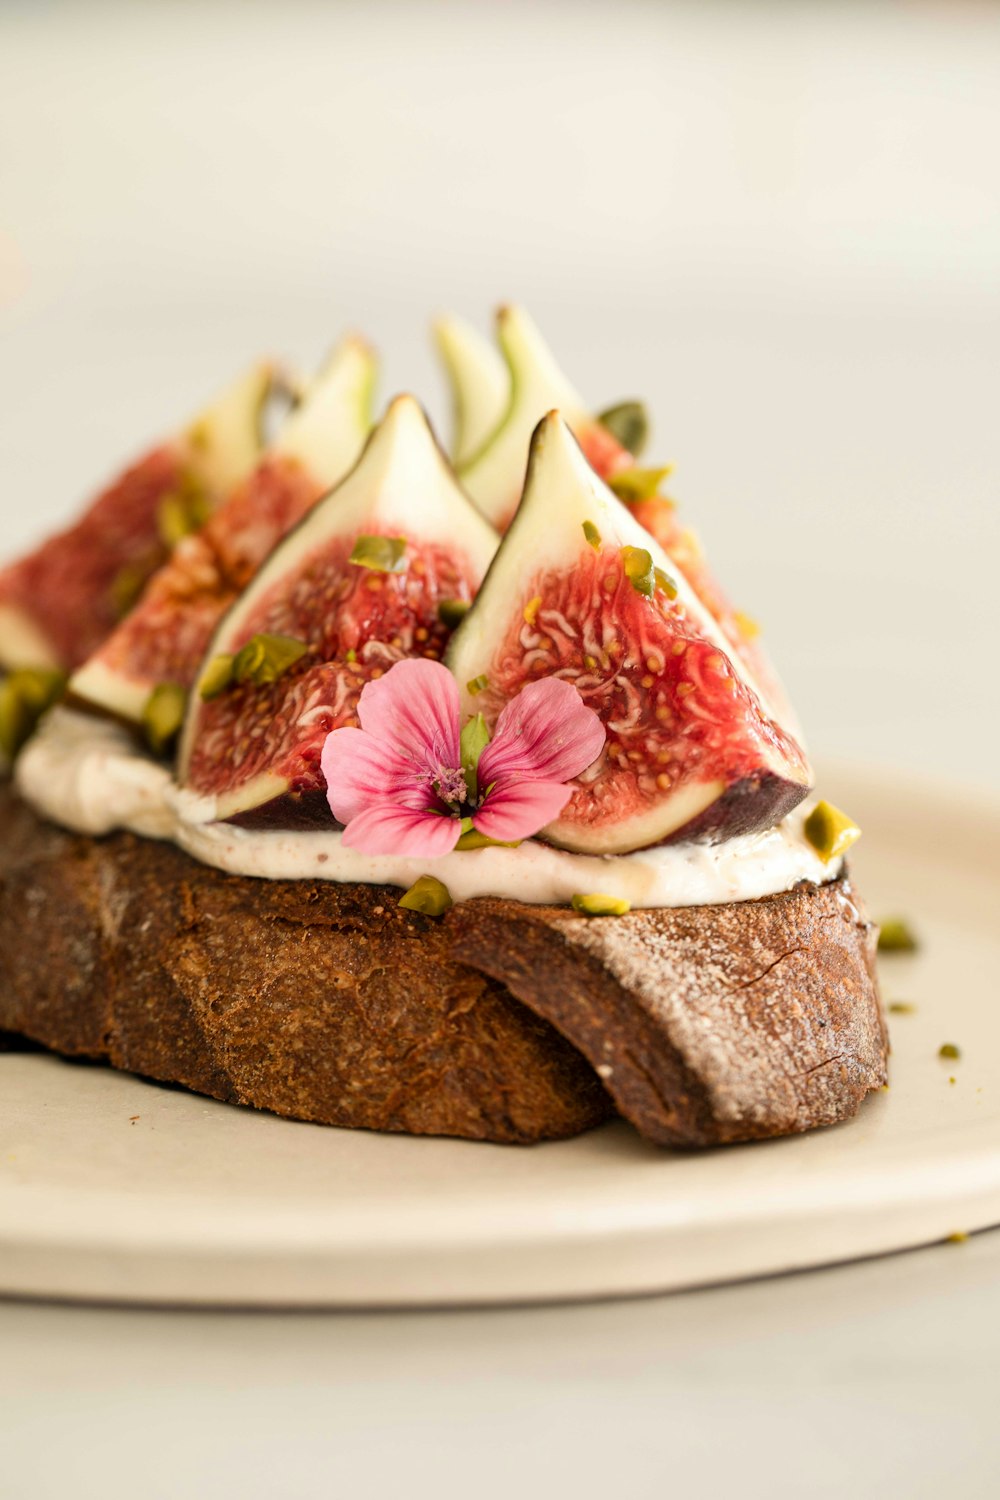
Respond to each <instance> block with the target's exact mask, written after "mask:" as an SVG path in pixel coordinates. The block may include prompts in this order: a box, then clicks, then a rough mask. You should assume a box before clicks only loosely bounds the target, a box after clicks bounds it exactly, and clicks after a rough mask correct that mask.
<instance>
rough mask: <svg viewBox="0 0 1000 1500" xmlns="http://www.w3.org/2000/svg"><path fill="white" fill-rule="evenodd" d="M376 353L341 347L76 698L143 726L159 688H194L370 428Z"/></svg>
mask: <svg viewBox="0 0 1000 1500" xmlns="http://www.w3.org/2000/svg"><path fill="white" fill-rule="evenodd" d="M374 370H375V364H374V356H373V355H372V353H371V351H370V350H369V349H368V347H367V346H366V345H365V344H364V343H363V342H362V341H361V340H360V339H358V338H349V339H346V340H344V341H343V342H342V343H341V344H340V345H339V346H338V348H337V349H336V350H335V351H334V353H333V355H332V357H331V359H330V360H329V362H328V364H327V365H326V366H325V368H324V369H323V370H322V371H321V373H320V375H319V376H318V377H317V379H316V381H315V383H314V384H313V386H312V387H311V388H309V389H308V390H307V392H306V395H305V397H304V399H303V400H302V402H301V404H300V405H299V406H297V407H296V408H295V409H294V410H293V411H292V413H291V415H290V416H289V417H288V418H287V419H286V421H285V423H284V424H283V426H282V429H281V431H280V432H279V434H278V436H277V438H276V440H275V442H274V443H273V444H272V446H271V448H270V449H269V450H268V452H267V453H266V454H265V455H264V456H263V457H262V458H261V459H260V461H259V462H258V463H257V465H256V467H254V468H253V469H252V470H251V472H250V473H249V475H247V476H246V477H245V479H244V480H243V482H242V483H241V484H238V485H237V486H236V487H235V488H234V489H232V491H231V493H230V494H229V495H228V498H227V499H226V500H225V502H224V503H223V504H222V505H220V506H219V507H218V508H217V510H216V511H215V512H214V513H213V514H212V515H211V517H210V518H209V519H208V521H207V523H206V524H205V525H204V526H202V527H201V529H200V530H196V531H195V532H193V533H192V534H191V535H189V536H185V537H183V538H182V539H181V540H180V541H179V543H178V545H177V546H176V547H175V548H174V551H173V553H172V555H171V557H170V559H169V561H168V562H167V563H166V564H165V565H164V566H163V567H161V568H160V569H159V570H158V571H157V572H156V573H155V575H154V576H153V578H152V579H151V580H150V582H149V584H148V585H147V587H146V588H145V590H144V592H143V593H142V596H141V598H140V599H139V601H138V603H137V604H136V606H135V608H134V609H133V610H132V611H131V613H129V614H128V615H127V617H126V618H125V619H124V620H123V621H122V622H121V624H120V625H119V626H118V628H117V629H116V630H115V631H114V632H113V633H112V634H111V635H110V636H109V637H108V639H107V640H106V641H104V643H103V644H102V645H101V647H100V648H99V649H98V650H97V651H96V652H95V653H94V654H93V655H92V656H91V657H90V658H89V659H88V660H87V661H86V662H85V664H84V665H83V666H82V667H81V668H80V669H79V670H78V671H77V672H75V673H74V675H73V677H72V678H71V680H70V692H71V694H72V695H73V696H74V697H75V698H78V699H82V700H84V701H86V702H88V703H90V704H93V705H94V706H95V707H97V708H100V709H102V710H103V711H104V712H106V713H110V714H114V715H116V716H117V717H119V718H122V719H125V720H130V721H131V722H133V723H136V724H138V723H140V722H141V720H142V715H143V712H144V710H145V708H146V705H147V703H148V702H149V700H150V697H151V695H152V693H153V692H154V691H155V689H156V688H158V687H160V686H162V685H163V684H165V683H172V684H174V685H176V686H177V687H179V688H189V687H190V686H191V683H192V682H193V680H194V677H195V673H196V672H197V670H198V666H199V664H200V662H201V659H202V657H203V655H204V653H205V648H206V646H207V644H208V641H209V639H210V638H211V635H212V632H213V631H214V629H215V627H216V625H217V624H218V622H219V620H220V618H221V617H222V615H223V614H224V613H225V611H226V610H227V609H228V608H229V606H230V605H231V604H232V602H233V601H234V599H236V598H237V596H238V595H239V594H240V593H241V592H242V590H243V589H244V588H246V586H247V584H248V583H249V581H250V579H251V578H252V577H253V576H254V574H255V573H256V571H257V569H258V568H259V567H260V565H261V563H262V562H263V561H264V559H265V558H266V557H267V555H268V553H270V552H271V551H272V550H273V548H274V547H275V546H276V545H277V543H278V542H279V541H280V540H281V538H282V537H283V536H284V535H285V534H286V533H287V532H288V531H289V530H290V528H291V527H292V526H294V525H295V524H296V523H297V522H298V521H299V520H301V518H302V517H303V516H304V515H305V513H306V512H307V511H308V510H309V509H310V507H311V506H312V505H313V504H315V502H316V501H317V500H318V499H319V497H320V496H321V495H322V494H323V493H324V492H325V491H326V490H327V489H329V487H330V486H331V485H333V484H335V483H336V482H337V481H338V480H339V479H341V478H342V477H343V475H344V474H345V473H346V472H347V470H348V469H349V468H350V466H351V464H352V463H353V462H354V461H355V459H356V458H357V456H358V453H359V452H360V450H361V446H362V444H363V443H364V440H365V436H366V434H367V432H368V428H369V426H370V416H369V412H370V405H371V397H372V388H373V381H374Z"/></svg>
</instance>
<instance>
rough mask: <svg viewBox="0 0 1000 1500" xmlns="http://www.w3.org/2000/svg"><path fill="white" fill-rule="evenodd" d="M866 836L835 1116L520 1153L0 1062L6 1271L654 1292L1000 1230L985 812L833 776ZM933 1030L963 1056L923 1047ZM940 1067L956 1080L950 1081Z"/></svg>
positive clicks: (36, 1064)
mask: <svg viewBox="0 0 1000 1500" xmlns="http://www.w3.org/2000/svg"><path fill="white" fill-rule="evenodd" d="M824 789H825V790H826V791H827V793H828V795H830V796H831V798H832V799H833V800H835V801H837V802H838V803H841V804H842V805H844V806H845V807H847V808H849V809H850V811H851V812H852V813H853V814H854V815H855V816H856V817H857V818H858V819H859V821H860V822H861V823H862V825H863V826H864V827H865V829H866V837H865V839H864V840H863V842H862V844H861V845H860V846H859V851H858V857H857V860H856V862H855V868H856V871H857V873H858V876H859V883H860V884H861V887H862V889H863V891H864V893H865V895H866V897H867V899H868V903H869V906H870V908H871V910H872V912H873V913H874V914H875V915H886V914H893V913H903V914H905V915H906V916H907V917H909V918H910V919H911V921H912V922H913V923H914V924H915V925H916V926H917V928H918V929H919V932H920V934H921V936H922V938H923V945H922V948H921V951H920V953H919V954H918V955H916V956H915V957H898V958H892V959H888V958H887V959H886V960H885V961H884V963H883V966H882V970H883V978H884V988H885V990H886V994H887V998H888V999H890V1000H893V999H896V1000H906V1001H909V1002H911V1003H912V1004H915V1005H916V1007H917V1010H916V1013H915V1014H912V1015H902V1016H892V1017H891V1018H890V1020H891V1023H892V1035H893V1046H894V1053H893V1059H892V1072H891V1080H892V1082H891V1088H890V1090H889V1091H888V1092H887V1093H882V1094H879V1095H877V1096H875V1097H874V1098H872V1099H870V1100H869V1101H868V1103H867V1104H866V1106H865V1107H864V1109H863V1110H862V1112H861V1114H860V1116H859V1117H858V1118H857V1119H856V1120H854V1121H853V1122H851V1123H849V1124H847V1125H844V1126H839V1127H837V1128H835V1129H832V1130H826V1131H820V1132H816V1133H814V1134H812V1135H807V1136H800V1137H797V1138H794V1139H789V1140H782V1141H773V1142H766V1143H762V1144H759V1145H754V1146H743V1147H730V1148H728V1149H725V1150H719V1151H713V1152H707V1153H702V1154H698V1155H681V1154H674V1153H671V1152H668V1151H663V1150H659V1149H657V1148H654V1147H652V1146H648V1145H646V1144H645V1143H644V1142H642V1141H641V1140H639V1138H638V1137H637V1136H636V1135H635V1134H634V1133H633V1132H632V1131H631V1130H630V1129H629V1127H627V1126H626V1125H624V1124H616V1125H613V1126H609V1127H607V1128H605V1129H602V1130H599V1131H595V1132H593V1133H591V1134H589V1135H586V1136H583V1137H580V1138H579V1139H577V1140H574V1141H567V1142H561V1143H558V1144H553V1145H545V1146H536V1147H531V1148H518V1147H498V1146H486V1145H480V1144H471V1143H467V1142H458V1141H443V1140H421V1139H411V1138H406V1137H395V1136H377V1135H366V1134H364V1133H362V1132H351V1131H340V1130H330V1129H324V1128H322V1127H318V1126H312V1125H301V1124H295V1123H291V1122H288V1121H284V1120H279V1119H276V1118H274V1117H272V1116H269V1115H263V1114H255V1113H253V1112H251V1111H249V1110H241V1109H235V1108H232V1107H230V1106H227V1105H222V1104H216V1103H212V1102H210V1101H207V1100H204V1099H201V1098H199V1097H197V1096H195V1095H191V1094H186V1093H183V1092H180V1091H176V1090H169V1089H163V1088H159V1087H157V1086H156V1085H154V1084H148V1083H143V1082H140V1081H139V1080H137V1079H134V1078H129V1077H126V1076H123V1075H120V1074H116V1073H114V1072H112V1071H111V1070H106V1069H103V1068H90V1067H79V1066H73V1065H71V1064H67V1063H64V1062H61V1061H59V1060H58V1059H55V1058H51V1057H44V1056H39V1055H30V1054H10V1055H6V1056H0V1291H3V1292H8V1293H22V1294H30V1295H33V1296H59V1297H73V1298H101V1299H112V1300H115V1301H153V1302H164V1301H169V1302H188V1303H230V1304H245V1305H255V1304H259V1305H275V1306H277V1305H308V1304H313V1305H382V1306H402V1305H407V1304H421V1303H438V1304H445V1303H458V1302H503V1301H524V1300H536V1299H537V1300H540V1299H556V1298H565V1297H596V1296H604V1295H609V1294H621V1293H636V1292H650V1291H659V1290H667V1289H671V1288H677V1287H684V1286H691V1285H695V1284H698V1283H705V1282H709V1281H719V1280H725V1279H736V1278H739V1277H746V1276H755V1275H760V1274H763V1273H771V1272H778V1271H785V1270H791V1269H794V1268H800V1267H805V1266H812V1265H817V1264H821V1263H824V1262H830V1261H838V1260H847V1259H851V1258H854V1257H858V1256H863V1255H871V1254H876V1253H879V1252H883V1251H889V1250H897V1249H902V1248H904V1247H907V1246H912V1245H917V1244H921V1243H927V1242H930V1241H933V1240H936V1239H941V1238H944V1237H946V1236H947V1235H949V1234H952V1233H955V1232H968V1231H971V1230H974V1229H981V1228H984V1227H986V1226H988V1225H992V1224H997V1223H1000V1008H998V1004H997V1001H998V988H1000V986H998V980H997V975H998V974H1000V934H998V921H997V917H998V913H1000V877H998V873H997V859H996V856H997V851H998V849H1000V805H998V804H997V802H996V801H995V800H989V799H985V798H982V797H975V796H973V795H972V794H970V793H969V792H967V791H961V790H948V789H946V788H943V787H940V786H938V785H936V784H929V783H917V782H911V781H906V780H903V779H901V778H900V777H898V776H896V775H892V776H889V775H875V774H873V773H871V772H865V773H860V772H857V771H853V772H852V771H848V770H846V769H840V770H839V771H838V770H836V769H833V770H832V772H828V773H827V775H826V777H825V780H824ZM943 1042H955V1043H957V1044H958V1045H959V1047H960V1048H961V1052H962V1056H961V1060H960V1061H959V1062H957V1063H949V1062H944V1061H942V1060H941V1059H939V1057H938V1049H939V1047H940V1046H941V1044H942V1043H943ZM952 1080H954V1081H952Z"/></svg>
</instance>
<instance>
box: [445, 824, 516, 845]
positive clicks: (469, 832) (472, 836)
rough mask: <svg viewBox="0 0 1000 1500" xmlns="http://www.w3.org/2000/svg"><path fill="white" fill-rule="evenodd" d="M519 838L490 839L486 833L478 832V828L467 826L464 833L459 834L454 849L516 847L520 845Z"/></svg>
mask: <svg viewBox="0 0 1000 1500" xmlns="http://www.w3.org/2000/svg"><path fill="white" fill-rule="evenodd" d="M521 842H522V841H521V840H520V839H509V840H508V839H491V838H490V836H489V834H488V833H480V832H479V829H478V828H467V829H466V830H465V832H464V833H461V834H459V838H458V843H457V844H456V845H455V848H456V849H489V848H491V847H492V848H496V849H517V848H519V847H520V845H521Z"/></svg>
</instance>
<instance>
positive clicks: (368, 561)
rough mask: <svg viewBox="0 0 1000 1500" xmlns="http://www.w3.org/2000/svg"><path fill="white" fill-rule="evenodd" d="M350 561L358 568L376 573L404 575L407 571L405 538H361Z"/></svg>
mask: <svg viewBox="0 0 1000 1500" xmlns="http://www.w3.org/2000/svg"><path fill="white" fill-rule="evenodd" d="M350 561H351V562H352V563H353V564H354V566H355V567H356V568H371V569H372V570H373V572H376V573H402V572H404V571H405V569H406V537H405V536H359V537H358V539H357V541H356V542H355V543H354V548H353V550H352V552H351V556H350Z"/></svg>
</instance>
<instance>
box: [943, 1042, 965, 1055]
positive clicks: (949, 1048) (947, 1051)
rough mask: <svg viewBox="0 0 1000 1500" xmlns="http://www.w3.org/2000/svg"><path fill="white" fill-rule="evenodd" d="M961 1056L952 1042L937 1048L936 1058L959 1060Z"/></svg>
mask: <svg viewBox="0 0 1000 1500" xmlns="http://www.w3.org/2000/svg"><path fill="white" fill-rule="evenodd" d="M961 1055H962V1051H961V1048H960V1047H956V1046H955V1043H954V1042H942V1044H941V1046H940V1047H939V1048H938V1057H949V1058H959V1057H961Z"/></svg>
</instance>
